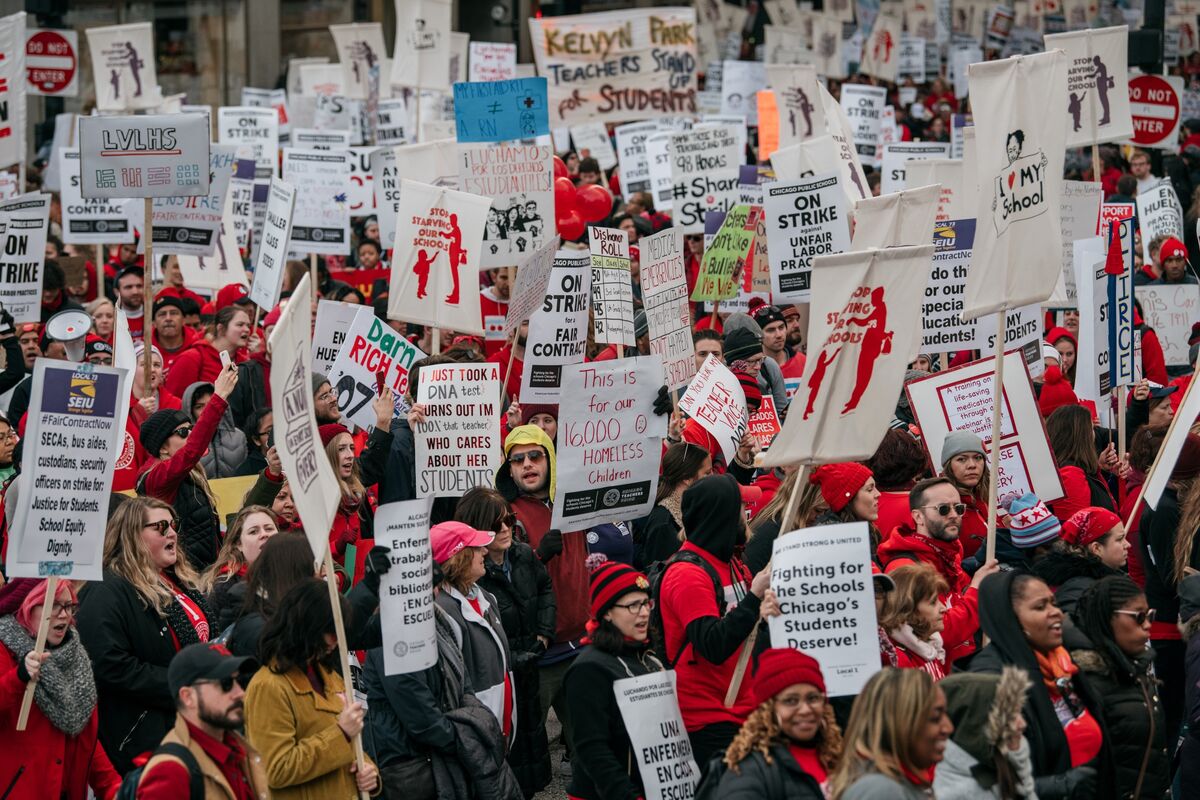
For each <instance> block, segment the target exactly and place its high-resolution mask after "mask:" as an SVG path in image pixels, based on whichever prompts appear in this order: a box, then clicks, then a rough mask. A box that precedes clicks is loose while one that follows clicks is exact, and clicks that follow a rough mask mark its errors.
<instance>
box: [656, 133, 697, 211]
mask: <svg viewBox="0 0 1200 800" xmlns="http://www.w3.org/2000/svg"><path fill="white" fill-rule="evenodd" d="M672 136H673V134H672V133H671V132H669V131H662V132H660V133H653V134H650V135H649V136H647V137H646V166H647V168H648V169H649V172H650V193H651V194H652V195H653V197H654V208H655V209H656V210H658V211H671V210H672V209H673V208H674V207H675V185H674V183H673V182H672V181H671V162H672V159H671V137H672ZM696 213H701V217H703V214H702V212H700V211H699V210H698V209H697V212H696ZM700 224H701V226H703V224H704V223H703V218H702V219H701V223H700Z"/></svg>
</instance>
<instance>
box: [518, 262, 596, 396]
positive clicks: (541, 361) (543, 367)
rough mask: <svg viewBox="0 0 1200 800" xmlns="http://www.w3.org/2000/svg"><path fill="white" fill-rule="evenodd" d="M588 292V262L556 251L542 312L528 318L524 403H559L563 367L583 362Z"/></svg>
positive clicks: (589, 268)
mask: <svg viewBox="0 0 1200 800" xmlns="http://www.w3.org/2000/svg"><path fill="white" fill-rule="evenodd" d="M517 274H518V276H519V275H520V272H519V271H518V273H517ZM591 291H592V265H591V256H590V255H589V254H588V253H586V252H584V253H581V252H578V251H574V250H562V251H559V253H558V254H557V255H556V256H555V257H554V266H553V268H552V269H551V271H550V281H549V283H548V284H547V286H546V294H545V297H544V299H543V300H542V302H541V307H540V308H538V310H537V311H535V312H534V313H533V316H531V317H530V318H529V334H528V336H527V338H526V344H525V359H524V362H525V369H524V371H523V372H522V374H521V394H520V395H519V396H520V398H521V400H522V402H525V403H538V402H547V403H557V402H559V395H560V393H561V391H562V377H563V376H562V373H563V367H564V366H565V365H568V364H578V363H580V362H582V361H583V355H584V350H586V349H587V340H588V331H589V330H590V324H589V321H588V309H589V307H590V302H589V301H590V298H591Z"/></svg>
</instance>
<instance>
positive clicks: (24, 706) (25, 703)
mask: <svg viewBox="0 0 1200 800" xmlns="http://www.w3.org/2000/svg"><path fill="white" fill-rule="evenodd" d="M146 350H147V352H149V350H150V348H148V347H147V348H146ZM147 385H149V384H147ZM56 597H58V576H57V575H51V576H50V577H49V578H47V579H46V599H45V600H43V601H42V620H41V622H39V623H38V629H37V640H36V641H35V642H34V646H33V654H34V656H35V657H36V658H41V657H42V653H43V652H45V650H46V636H47V635H49V633H50V618H51V617H52V616H54V598H56ZM36 690H37V681H30V682H29V683H27V684H26V685H25V696H24V697H23V698H21V712H20V714H18V715H17V730H19V731H23V730H25V726H26V725H28V724H29V711H30V709H32V708H33V693H34V691H36Z"/></svg>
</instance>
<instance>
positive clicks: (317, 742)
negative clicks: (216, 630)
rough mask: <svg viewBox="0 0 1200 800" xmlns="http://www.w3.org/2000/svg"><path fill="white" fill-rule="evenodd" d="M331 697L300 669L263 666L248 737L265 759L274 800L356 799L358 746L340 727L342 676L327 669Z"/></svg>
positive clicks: (252, 690)
mask: <svg viewBox="0 0 1200 800" xmlns="http://www.w3.org/2000/svg"><path fill="white" fill-rule="evenodd" d="M321 677H322V678H323V679H324V681H325V694H323V695H320V694H317V693H316V692H315V691H314V690H313V688H312V684H310V683H309V681H308V676H307V675H305V674H304V672H302V671H301V670H299V669H293V670H290V671H288V672H286V673H284V674H282V675H280V674H278V673H275V672H273V671H272V670H271V669H269V668H268V667H263V668H262V669H260V670H259V671H258V672H256V673H255V674H254V679H253V680H252V681H250V686H249V688H247V689H246V737H247V738H248V739H249V740H250V744H251V745H253V746H254V749H255V750H257V751H258V752H259V753H260V754H261V755H262V759H263V766H264V767H265V769H266V773H267V784H268V785H269V786H270V787H271V797H272V798H274V800H309V798H311V800H353V798H356V797H357V796H358V795H357V788H356V785H355V783H354V775H353V773H351V772H350V766H351V765H352V764H353V763H354V746H353V745H352V744H351V743H350V741H349V740H348V739H346V736H345V735H344V734H343V733H342V729H341V728H339V727H338V725H337V716H338V714H340V713H341V712H342V708H343V703H342V693H343V691H344V684H343V683H342V676H341V673H338V672H330V671H329V670H326V669H325V668H324V667H322V668H321Z"/></svg>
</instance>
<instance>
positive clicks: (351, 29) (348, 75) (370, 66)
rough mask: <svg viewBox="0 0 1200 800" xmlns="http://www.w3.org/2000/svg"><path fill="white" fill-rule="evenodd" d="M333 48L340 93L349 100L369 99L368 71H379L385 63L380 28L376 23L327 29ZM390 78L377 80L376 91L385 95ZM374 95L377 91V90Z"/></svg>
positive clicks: (351, 24)
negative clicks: (339, 73) (335, 52)
mask: <svg viewBox="0 0 1200 800" xmlns="http://www.w3.org/2000/svg"><path fill="white" fill-rule="evenodd" d="M329 32H330V33H331V34H333V44H334V47H336V48H337V51H338V60H339V63H341V65H342V92H343V94H345V96H346V97H348V98H350V99H352V100H366V99H367V97H368V96H370V75H371V71H372V70H382V65H383V62H384V61H385V60H386V59H387V45H386V44H385V43H384V41H383V25H382V24H380V23H378V22H352V23H349V24H345V25H330V26H329ZM390 77H391V76H390V75H388V76H383V77H381V78H380V77H379V76H377V79H379V81H380V86H379V88H380V89H382V90H384V91H386V90H387V87H388V86H389V85H390V83H389V79H390ZM377 91H378V90H377Z"/></svg>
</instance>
